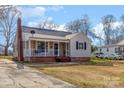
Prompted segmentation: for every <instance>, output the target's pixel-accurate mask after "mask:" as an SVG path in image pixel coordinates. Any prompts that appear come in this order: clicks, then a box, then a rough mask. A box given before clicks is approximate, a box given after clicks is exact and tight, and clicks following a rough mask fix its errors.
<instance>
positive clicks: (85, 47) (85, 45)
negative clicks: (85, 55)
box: [84, 42, 87, 50]
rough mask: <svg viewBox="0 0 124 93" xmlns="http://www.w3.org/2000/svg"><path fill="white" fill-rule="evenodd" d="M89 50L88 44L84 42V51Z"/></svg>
mask: <svg viewBox="0 0 124 93" xmlns="http://www.w3.org/2000/svg"><path fill="white" fill-rule="evenodd" d="M86 49H87V44H86V42H84V50H86Z"/></svg>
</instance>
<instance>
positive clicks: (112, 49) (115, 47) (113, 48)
mask: <svg viewBox="0 0 124 93" xmlns="http://www.w3.org/2000/svg"><path fill="white" fill-rule="evenodd" d="M97 53H103V54H105V55H110V54H114V53H117V54H122V55H124V40H122V41H120V42H119V43H117V44H111V45H105V46H101V47H98V50H97Z"/></svg>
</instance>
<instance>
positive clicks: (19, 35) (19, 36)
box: [17, 17, 23, 61]
mask: <svg viewBox="0 0 124 93" xmlns="http://www.w3.org/2000/svg"><path fill="white" fill-rule="evenodd" d="M17 40H18V42H17V47H18V50H17V51H18V60H19V61H23V41H22V27H21V17H18V20H17Z"/></svg>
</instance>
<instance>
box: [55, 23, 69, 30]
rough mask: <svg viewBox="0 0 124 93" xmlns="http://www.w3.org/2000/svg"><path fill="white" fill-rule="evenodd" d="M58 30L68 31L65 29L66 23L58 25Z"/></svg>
mask: <svg viewBox="0 0 124 93" xmlns="http://www.w3.org/2000/svg"><path fill="white" fill-rule="evenodd" d="M57 30H60V31H67V30H66V29H65V24H61V25H60V26H59V27H58V29H57Z"/></svg>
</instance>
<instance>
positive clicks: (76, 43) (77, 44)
mask: <svg viewBox="0 0 124 93" xmlns="http://www.w3.org/2000/svg"><path fill="white" fill-rule="evenodd" d="M76 49H78V41H76Z"/></svg>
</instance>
